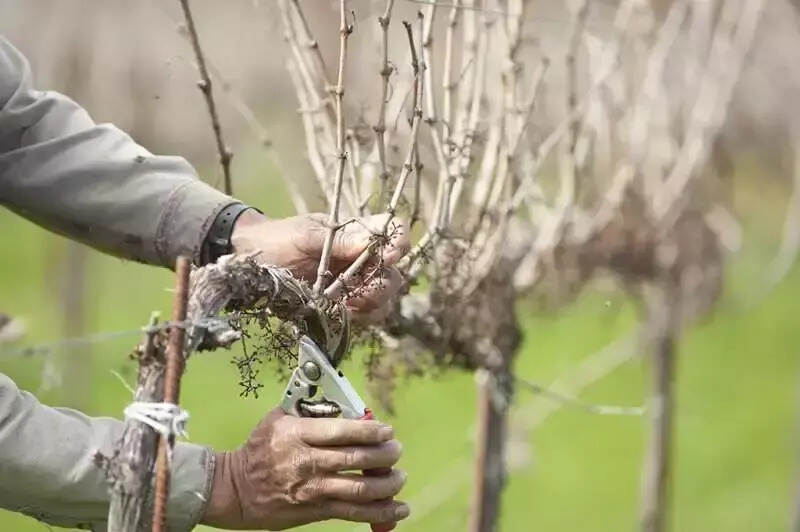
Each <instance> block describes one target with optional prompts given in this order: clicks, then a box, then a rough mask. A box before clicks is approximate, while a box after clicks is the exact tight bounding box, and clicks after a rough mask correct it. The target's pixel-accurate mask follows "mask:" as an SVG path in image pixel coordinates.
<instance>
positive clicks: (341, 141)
mask: <svg viewBox="0 0 800 532" xmlns="http://www.w3.org/2000/svg"><path fill="white" fill-rule="evenodd" d="M351 31H352V28H351V27H350V25H348V24H347V2H346V0H340V2H339V69H338V77H337V81H336V91H335V97H336V152H337V154H336V157H337V159H338V163H339V164H338V166H337V168H336V181H335V184H334V196H333V202H332V203H331V210H330V214H329V216H328V232H327V234H326V235H325V242H324V243H323V246H322V256H321V257H320V261H319V267H318V268H317V279H316V281H315V282H314V297H319V295H320V294H321V293H322V289H323V285H324V283H325V279H326V277H328V276H329V272H328V267H329V265H330V260H331V251H332V248H333V238H334V236H335V235H336V231H337V230H338V229H339V205H340V203H341V201H342V182H343V181H344V168H345V164H346V163H347V152H346V151H345V138H344V101H343V99H344V71H345V61H346V57H347V38H348V36H349V35H350V32H351Z"/></svg>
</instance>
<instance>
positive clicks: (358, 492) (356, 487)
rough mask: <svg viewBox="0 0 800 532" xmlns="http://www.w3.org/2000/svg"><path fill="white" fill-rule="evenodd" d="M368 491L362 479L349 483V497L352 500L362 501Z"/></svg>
mask: <svg viewBox="0 0 800 532" xmlns="http://www.w3.org/2000/svg"><path fill="white" fill-rule="evenodd" d="M368 491H369V490H368V489H367V483H366V481H365V480H363V479H358V480H353V482H351V483H350V495H351V496H352V497H353V498H354V499H363V498H364V497H365V496H366V495H367V492H368Z"/></svg>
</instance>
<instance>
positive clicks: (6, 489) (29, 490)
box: [0, 375, 214, 531]
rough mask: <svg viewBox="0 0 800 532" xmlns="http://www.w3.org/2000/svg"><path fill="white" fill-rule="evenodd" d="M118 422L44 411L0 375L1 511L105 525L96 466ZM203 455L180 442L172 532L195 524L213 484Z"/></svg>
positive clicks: (104, 487) (105, 499) (209, 458)
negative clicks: (3, 509) (96, 459)
mask: <svg viewBox="0 0 800 532" xmlns="http://www.w3.org/2000/svg"><path fill="white" fill-rule="evenodd" d="M121 430H122V423H120V422H119V421H117V420H114V419H109V418H90V417H88V416H86V415H84V414H82V413H80V412H77V411H74V410H69V409H58V408H50V407H47V406H44V405H42V404H41V403H39V402H38V401H37V400H36V398H35V397H33V396H32V395H30V394H28V393H26V392H22V391H20V390H19V389H18V388H17V387H16V386H15V385H14V383H13V382H12V381H11V380H10V379H9V378H8V377H6V376H5V375H0V507H3V508H6V509H9V510H13V511H18V512H22V513H25V514H27V515H30V516H32V517H35V518H37V519H40V520H42V521H45V522H47V523H50V524H53V525H59V526H69V527H76V526H78V525H81V524H89V525H91V526H92V527H95V526H97V525H100V524H102V523H104V522H105V521H106V518H107V515H108V506H109V498H110V497H109V493H108V484H107V482H106V478H105V474H104V472H103V470H102V469H101V468H100V467H98V466H97V465H96V463H95V459H94V457H95V455H96V454H97V453H98V452H99V453H102V454H103V455H105V456H111V454H112V452H113V446H114V444H115V442H116V441H117V439H118V438H119V436H120V433H121ZM213 469H214V464H213V455H212V454H211V452H210V451H209V450H208V449H205V448H203V447H199V446H196V445H190V444H178V445H177V446H176V448H175V452H174V454H173V478H172V485H171V490H170V499H169V505H168V511H167V514H168V519H169V521H168V522H169V528H170V530H175V531H185V530H190V529H191V528H192V527H193V526H194V525H195V524H196V523H197V522H198V521H199V520H200V518H201V516H202V514H203V512H204V509H205V501H206V500H207V499H208V497H209V491H210V484H211V479H212V478H213Z"/></svg>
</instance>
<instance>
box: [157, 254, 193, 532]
mask: <svg viewBox="0 0 800 532" xmlns="http://www.w3.org/2000/svg"><path fill="white" fill-rule="evenodd" d="M190 271H191V263H190V262H189V259H187V258H186V257H178V260H177V262H176V263H175V277H176V280H175V300H174V302H173V305H172V325H171V326H170V330H169V344H168V345H167V370H166V376H165V380H164V402H166V403H172V404H174V405H177V404H178V401H179V398H180V391H181V389H180V388H181V376H182V375H183V363H184V359H183V348H184V338H185V333H186V328H185V327H184V326H183V325H182V323H183V322H184V321H185V320H186V307H187V303H188V300H189V272H190ZM174 444H175V436H174V435H171V436H170V437H169V438H167V437H165V436H163V435H162V436H161V437H160V438H159V441H158V457H157V459H156V493H155V507H154V508H153V532H166V529H167V526H166V523H167V497H168V495H169V480H170V471H169V463H168V459H167V456H168V453H169V452H170V451H171V449H172V447H173V445H174ZM168 446H169V447H168Z"/></svg>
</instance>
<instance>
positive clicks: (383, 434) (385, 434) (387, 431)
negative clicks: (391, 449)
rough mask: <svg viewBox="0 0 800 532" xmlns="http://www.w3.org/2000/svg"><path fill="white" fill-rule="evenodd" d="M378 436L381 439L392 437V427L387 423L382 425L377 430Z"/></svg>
mask: <svg viewBox="0 0 800 532" xmlns="http://www.w3.org/2000/svg"><path fill="white" fill-rule="evenodd" d="M378 438H380V439H381V440H382V441H387V440H391V439H392V438H394V429H393V428H392V427H390V426H388V425H387V426H385V427H382V428H381V429H380V430H379V431H378Z"/></svg>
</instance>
